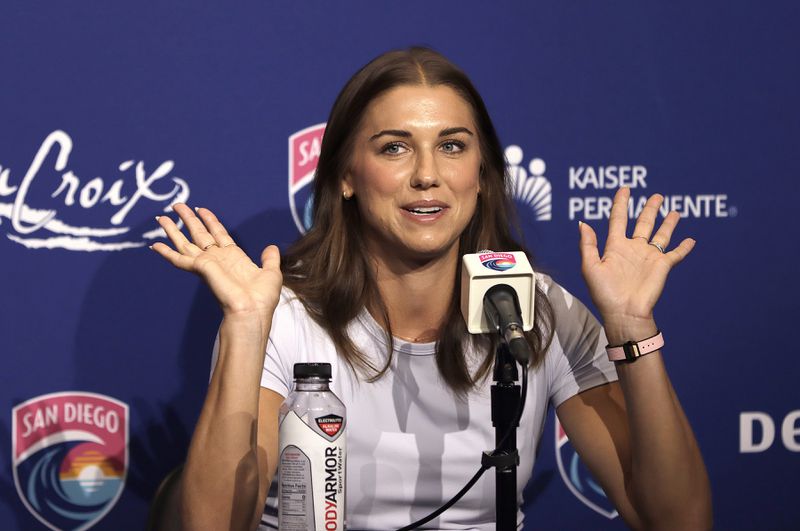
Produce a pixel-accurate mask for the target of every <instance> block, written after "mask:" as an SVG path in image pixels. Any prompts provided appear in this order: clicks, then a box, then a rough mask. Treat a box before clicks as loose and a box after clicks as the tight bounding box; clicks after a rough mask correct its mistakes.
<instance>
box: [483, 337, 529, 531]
mask: <svg viewBox="0 0 800 531" xmlns="http://www.w3.org/2000/svg"><path fill="white" fill-rule="evenodd" d="M518 378H519V373H518V371H517V363H516V361H515V360H514V358H513V357H512V356H511V353H510V352H509V350H508V347H507V346H506V345H505V343H504V342H502V341H500V342H498V345H497V351H496V355H495V361H494V375H493V380H494V382H495V383H494V384H492V386H491V401H492V425H493V426H494V429H495V432H494V433H495V436H494V437H495V446H496V451H495V452H494V453H492V452H484V453H483V457H482V459H481V463H482V464H483V465H484V466H487V467H492V466H493V467H495V515H496V518H497V528H496V529H497V531H512V530H516V529H517V509H518V507H517V466H519V453H518V452H517V426H519V422H515V421H516V420H517V419H516V418H515V416H516V412H517V409H518V407H519V401H520V386H519V385H517V383H516V381H517V379H518Z"/></svg>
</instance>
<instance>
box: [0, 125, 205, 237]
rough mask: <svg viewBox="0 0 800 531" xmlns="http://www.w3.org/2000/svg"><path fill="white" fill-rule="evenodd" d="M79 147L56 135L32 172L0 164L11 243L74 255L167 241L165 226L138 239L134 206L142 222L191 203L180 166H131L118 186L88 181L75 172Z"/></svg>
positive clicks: (122, 169) (1, 207) (2, 214)
mask: <svg viewBox="0 0 800 531" xmlns="http://www.w3.org/2000/svg"><path fill="white" fill-rule="evenodd" d="M73 145H74V144H73V141H72V138H71V137H70V136H69V135H68V134H67V133H66V132H64V131H60V130H56V131H53V132H52V133H50V134H49V135H47V137H46V138H45V139H44V141H43V142H42V144H41V146H40V147H39V149H38V151H36V154H35V155H34V156H33V160H32V161H31V163H30V165H29V166H28V169H27V170H25V171H24V173H23V172H16V171H15V172H12V170H11V169H10V168H8V167H5V168H4V167H3V166H2V164H0V226H2V228H3V229H5V233H6V237H7V238H8V239H9V240H11V241H13V242H15V243H18V244H20V245H24V246H25V247H27V248H29V249H57V248H60V249H67V250H70V251H121V250H124V249H131V248H136V247H143V246H145V245H149V244H150V240H154V239H156V238H166V234H165V233H164V230H163V229H161V228H160V227H159V228H157V229H154V230H148V231H145V232H143V233H136V232H135V231H134V230H133V229H132V227H131V222H130V221H131V219H130V218H132V217H134V216H132V215H131V212H132V210H133V209H134V207H136V208H137V210H138V211H139V215H138V216H136V220H138V221H139V222H144V221H145V220H151V219H152V215H153V214H155V213H160V212H171V207H172V205H173V204H175V203H178V202H185V201H186V200H187V199H188V198H189V185H188V184H187V183H186V181H185V180H184V179H182V178H180V177H177V176H175V175H173V174H172V171H173V169H174V168H175V163H174V162H173V161H172V160H166V161H164V162H162V163H161V164H158V165H155V167H153V166H152V165H146V164H145V162H144V161H143V160H133V159H130V160H125V161H123V162H121V163H120V164H119V166H118V167H117V168H116V169H115V170H114V171H115V173H116V172H118V173H119V174H120V175H121V176H120V177H118V178H116V179H114V180H113V181H112V180H111V179H106V178H103V177H94V178H91V179H88V178H85V177H80V176H79V175H78V174H77V173H76V172H75V171H73V170H72V169H70V164H69V158H70V154H71V153H72V149H73ZM15 175H17V176H19V175H22V177H16V178H15V177H14V176H15ZM152 203H155V205H153V204H152ZM143 210H146V211H147V214H146V215H142V214H141V211H143ZM3 218H5V220H8V222H10V223H8V222H6V221H5V220H4V219H3ZM146 224H147V226H152V222H147V223H146ZM0 230H2V229H0Z"/></svg>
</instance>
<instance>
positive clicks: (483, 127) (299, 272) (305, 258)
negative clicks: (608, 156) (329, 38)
mask: <svg viewBox="0 0 800 531" xmlns="http://www.w3.org/2000/svg"><path fill="white" fill-rule="evenodd" d="M401 85H423V86H438V85H445V86H448V87H450V88H452V89H453V90H455V91H456V93H457V94H459V95H460V96H461V97H462V98H463V99H464V100H465V101H466V102H467V103H468V104H469V106H470V107H471V109H472V112H473V116H474V120H475V124H476V127H477V129H478V138H479V142H480V151H481V175H480V189H481V194H480V196H479V198H478V205H477V208H476V211H475V214H474V215H473V217H472V219H471V220H470V222H469V224H468V225H467V227H466V229H465V230H464V232H463V233H462V235H461V238H460V241H459V256H463V255H464V254H465V253H474V252H477V251H479V250H482V249H493V250H497V251H500V250H517V249H523V247H522V246H521V245H520V244H519V243H518V242H517V241H515V240H514V238H513V237H512V234H511V228H510V220H509V217H508V214H509V212H513V203H512V201H511V200H510V199H509V196H508V194H507V191H506V190H507V188H506V180H507V176H506V164H505V158H504V156H503V149H502V146H501V145H500V141H499V139H498V138H497V134H496V132H495V129H494V125H493V124H492V121H491V119H490V118H489V113H488V112H487V111H486V106H485V105H484V103H483V100H482V99H481V97H480V95H479V94H478V92H477V91H476V90H475V87H473V85H472V83H471V82H470V80H469V78H467V76H466V74H464V73H463V72H462V71H461V70H460V69H459V68H458V67H456V66H455V65H454V64H452V63H451V62H450V61H448V60H447V59H446V58H445V57H443V56H442V55H440V54H439V53H437V52H435V51H433V50H430V49H428V48H420V47H413V48H410V49H408V50H396V51H391V52H387V53H384V54H382V55H380V56H379V57H377V58H375V59H374V60H372V61H371V62H369V63H368V64H367V65H366V66H364V67H363V68H362V69H361V70H359V71H358V72H357V73H356V74H355V75H354V76H353V77H352V78H351V79H350V80H349V81H348V82H347V84H346V85H345V86H344V88H343V89H342V91H341V93H340V94H339V96H338V97H337V98H336V102H335V103H334V105H333V108H332V109H331V114H330V117H329V118H328V123H327V127H326V129H325V134H324V137H323V140H322V147H321V152H320V156H319V162H318V164H317V170H316V176H315V180H314V196H313V197H314V199H313V201H314V204H313V226H312V227H311V229H310V230H309V231H308V232H307V233H306V234H305V235H304V236H303V237H302V238H300V239H299V240H298V241H297V242H296V243H295V244H294V245H293V246H292V247H291V248H290V249H289V251H288V253H287V254H286V256H285V258H284V260H283V273H284V282H285V284H286V285H287V286H288V287H289V288H291V289H292V290H293V291H294V292H295V293H296V294H297V296H298V297H299V299H300V301H301V302H302V303H303V305H304V306H305V308H306V310H307V311H308V313H309V314H310V315H311V317H312V318H313V319H314V320H315V321H316V322H317V323H319V325H320V326H322V328H324V329H325V330H326V331H327V332H328V334H329V335H330V337H331V339H332V340H333V343H334V345H336V348H337V350H338V352H339V355H341V356H342V357H343V358H344V359H345V360H346V361H347V362H348V363H349V364H350V366H351V367H352V368H353V369H354V370H358V371H360V372H361V374H362V375H363V376H364V377H365V378H366V379H367V380H368V381H374V380H377V379H378V378H380V377H381V376H382V375H383V374H384V373H385V372H386V371H387V370H388V368H389V366H390V364H391V360H392V352H393V340H392V332H391V323H390V322H389V316H388V314H387V311H386V306H385V304H384V302H383V300H382V299H381V295H380V293H379V291H378V287H377V285H376V283H375V279H374V278H373V276H372V272H371V269H370V267H369V266H368V263H367V257H366V256H365V255H364V252H363V249H364V248H365V245H364V241H363V239H362V238H363V235H362V233H361V226H362V224H361V219H360V216H359V212H358V207H357V205H355V204H354V203H355V201H344V200H343V198H342V193H341V190H342V189H341V182H342V178H343V176H344V175H345V173H346V171H347V169H348V165H349V163H350V157H351V154H352V149H353V142H354V137H355V132H356V131H357V130H358V126H359V124H360V123H361V119H362V116H363V115H364V112H365V110H366V108H367V106H368V105H369V103H370V102H371V101H373V100H374V99H375V98H376V97H378V96H379V95H380V94H382V93H384V92H385V91H387V90H390V89H393V88H395V87H398V86H401ZM529 256H530V254H529ZM455 267H457V271H456V280H455V285H454V286H453V289H454V291H453V297H452V303H451V305H450V309H449V311H448V315H447V317H446V318H445V323H444V325H443V327H442V329H441V331H440V335H439V339H438V341H437V345H436V363H437V366H438V368H439V372H440V374H441V377H442V379H443V380H444V381H445V382H446V383H447V385H449V386H450V388H451V389H453V390H454V391H456V392H458V393H463V392H465V391H468V390H469V389H470V388H472V387H473V386H474V385H475V383H476V382H478V381H479V380H481V379H482V378H484V377H485V376H486V375H487V374H488V372H489V369H490V367H491V365H492V361H493V359H494V348H495V346H496V341H497V339H496V337H495V336H494V335H492V336H491V338H489V337H486V336H470V335H469V334H467V330H466V325H465V324H464V320H463V318H462V316H461V312H460V282H461V267H460V264H456V266H455ZM365 307H374V308H379V309H380V311H381V313H382V318H383V322H384V323H386V328H387V329H386V339H387V344H388V345H389V347H388V358H387V360H386V362H385V363H384V364H380V363H376V362H375V360H371V359H368V358H367V357H366V356H364V354H363V353H361V352H360V351H359V350H358V348H357V347H356V346H355V344H354V343H353V342H352V340H351V339H350V337H349V336H348V334H347V325H348V323H350V321H351V320H352V319H354V318H355V317H356V316H357V315H358V314H359V313H360V312H361V311H362V310H363V309H364V308H365ZM554 327H555V323H554V316H553V311H552V308H551V306H550V304H549V303H548V301H547V297H546V296H545V294H544V293H543V292H542V291H541V290H540V289H539V288H538V286H537V293H536V315H535V327H534V329H533V330H532V331H531V332H529V333H527V334H526V335H527V338H528V341H529V343H530V345H531V350H532V351H533V353H534V358H533V360H531V365H532V366H536V365H537V364H538V363H540V362H541V360H542V359H543V357H544V352H545V351H546V350H547V347H548V345H549V343H550V339H551V335H550V334H551V333H550V331H552V330H553V329H554ZM473 342H474V343H476V345H475V346H476V347H477V348H478V349H479V351H484V352H485V353H486V355H485V356H484V357H483V359H482V360H481V361H480V363H479V365H478V368H477V370H474V371H472V373H471V371H470V369H469V363H468V362H469V360H467V359H466V357H465V354H464V351H465V350H466V347H467V346H468V344H469V343H473ZM465 343H466V344H465Z"/></svg>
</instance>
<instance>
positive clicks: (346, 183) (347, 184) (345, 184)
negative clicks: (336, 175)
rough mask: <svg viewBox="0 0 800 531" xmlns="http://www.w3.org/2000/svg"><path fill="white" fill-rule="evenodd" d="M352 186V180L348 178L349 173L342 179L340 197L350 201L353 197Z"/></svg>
mask: <svg viewBox="0 0 800 531" xmlns="http://www.w3.org/2000/svg"><path fill="white" fill-rule="evenodd" d="M353 193H354V192H353V185H352V178H351V177H350V173H349V172H348V173H346V174H345V176H344V178H343V179H342V197H344V198H345V199H350V198H351V197H353Z"/></svg>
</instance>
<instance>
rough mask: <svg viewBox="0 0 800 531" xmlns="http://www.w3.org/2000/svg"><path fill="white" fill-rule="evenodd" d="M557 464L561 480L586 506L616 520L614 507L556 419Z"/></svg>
mask: <svg viewBox="0 0 800 531" xmlns="http://www.w3.org/2000/svg"><path fill="white" fill-rule="evenodd" d="M555 432H556V462H557V463H558V471H559V472H560V473H561V479H563V480H564V484H565V485H566V486H567V488H569V490H570V492H572V494H574V495H575V497H576V498H578V499H579V500H580V501H581V502H583V504H584V505H586V506H587V507H589V508H590V509H592V510H593V511H595V512H598V513H600V514H602V515H603V516H605V517H606V518H608V519H612V518H616V517H617V515H618V513H617V510H616V509H615V508H614V506H613V505H612V504H611V502H610V501H609V499H608V497H606V493H605V492H603V489H602V488H601V487H600V485H598V484H597V483H596V482H595V481H594V479H592V476H591V474H590V473H589V470H588V469H587V468H586V465H584V464H583V462H582V461H581V460H580V457H579V456H578V452H576V451H575V448H573V447H572V443H570V442H569V438H568V437H567V434H566V432H565V431H564V428H562V427H561V423H560V422H559V421H558V417H556V428H555Z"/></svg>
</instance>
